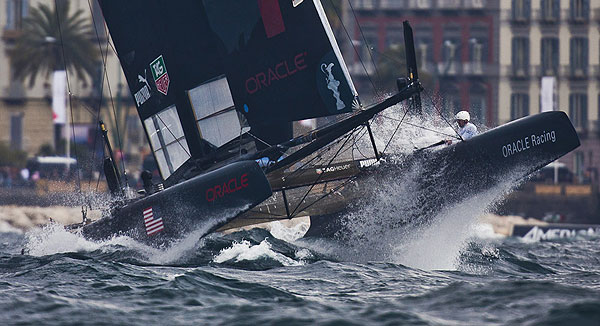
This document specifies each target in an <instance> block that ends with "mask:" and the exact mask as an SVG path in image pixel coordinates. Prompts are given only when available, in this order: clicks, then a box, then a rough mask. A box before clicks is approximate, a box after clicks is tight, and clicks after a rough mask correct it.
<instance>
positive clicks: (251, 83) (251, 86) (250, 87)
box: [246, 77, 260, 94]
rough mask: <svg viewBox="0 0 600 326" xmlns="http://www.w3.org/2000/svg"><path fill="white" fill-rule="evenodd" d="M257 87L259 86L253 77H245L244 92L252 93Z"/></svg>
mask: <svg viewBox="0 0 600 326" xmlns="http://www.w3.org/2000/svg"><path fill="white" fill-rule="evenodd" d="M259 89H260V86H259V85H258V82H257V81H256V79H254V77H250V78H248V79H246V92H248V94H254V93H256V92H257V91H258V90H259Z"/></svg>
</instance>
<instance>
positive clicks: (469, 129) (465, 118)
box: [446, 111, 477, 145]
mask: <svg viewBox="0 0 600 326" xmlns="http://www.w3.org/2000/svg"><path fill="white" fill-rule="evenodd" d="M455 120H456V123H458V127H459V128H458V134H459V135H460V137H461V138H462V139H463V140H467V139H470V138H472V137H473V136H475V135H477V127H475V125H474V124H472V123H471V122H470V120H471V115H470V114H469V112H467V111H460V112H458V113H457V114H456V117H455ZM446 143H447V144H448V145H450V144H452V140H451V139H448V140H446Z"/></svg>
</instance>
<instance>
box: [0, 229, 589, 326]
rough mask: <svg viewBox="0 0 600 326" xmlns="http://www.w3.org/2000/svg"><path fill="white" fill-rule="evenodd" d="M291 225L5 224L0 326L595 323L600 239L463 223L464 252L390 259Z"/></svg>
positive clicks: (430, 246)
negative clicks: (165, 232) (154, 228)
mask: <svg viewBox="0 0 600 326" xmlns="http://www.w3.org/2000/svg"><path fill="white" fill-rule="evenodd" d="M300 229H302V228H298V227H296V228H290V229H286V228H283V227H279V228H274V229H272V232H273V233H270V232H268V231H266V230H263V229H254V230H250V231H240V232H234V233H232V234H228V235H223V234H212V235H210V236H208V237H205V238H203V239H201V240H198V239H197V238H196V237H194V235H190V236H189V237H188V238H185V239H182V241H180V242H179V243H177V244H175V245H174V246H172V247H170V248H168V249H157V248H153V247H148V246H146V245H143V244H141V243H138V242H136V241H134V240H132V239H129V238H127V237H116V238H114V239H111V240H108V241H104V242H90V241H87V240H85V239H83V238H81V237H79V236H77V235H73V234H70V233H68V232H66V231H65V230H64V229H62V227H61V226H59V225H51V226H49V227H46V228H45V229H43V230H37V231H32V232H29V233H26V234H23V233H21V232H18V231H16V230H2V232H1V233H0V239H1V240H0V293H1V295H0V324H2V325H19V324H33V325H46V324H98V325H130V324H132V325H142V324H143V325H147V324H163V325H167V324H168V325H186V324H196V325H213V324H222V325H259V324H260V325H273V324H281V325H314V324H319V325H367V324H368V325H398V324H412V325H598V321H599V320H600V256H599V254H598V252H599V251H598V250H599V248H600V239H599V238H576V239H572V240H568V241H566V240H562V241H544V242H533V243H532V242H523V241H520V240H518V239H513V238H497V237H489V235H490V233H489V232H488V231H486V229H485V228H483V229H482V228H481V227H471V228H469V230H470V231H469V235H468V237H467V238H466V239H465V242H464V245H463V246H448V247H447V248H442V247H440V246H443V243H442V242H435V241H433V242H431V241H428V240H432V238H431V236H426V237H425V238H424V239H425V240H423V241H421V242H416V243H412V245H411V246H410V248H409V249H407V250H403V248H404V247H403V245H402V244H401V242H400V241H399V242H398V247H397V248H398V250H399V252H398V255H397V256H394V255H383V256H382V255H377V256H375V257H373V258H374V259H373V260H369V259H368V257H366V256H365V255H366V253H364V254H363V255H361V253H360V248H357V247H351V248H348V247H346V246H344V245H341V244H339V243H336V242H335V241H333V240H323V239H312V240H311V239H296V238H297V236H299V235H300V234H297V235H296V234H295V233H296V232H299V230H300ZM275 234H276V235H278V236H279V238H277V237H275ZM295 235H296V236H295ZM449 236H450V235H444V236H443V237H445V238H446V240H447V237H449ZM461 237H462V236H461ZM283 239H286V240H283ZM446 240H444V241H446ZM461 241H462V240H461ZM382 247H383V246H382ZM389 247H390V248H394V245H393V244H390V246H389ZM23 248H26V249H27V251H28V253H26V254H22V253H21V251H22V249H23ZM456 248H458V249H456ZM417 252H420V254H417ZM353 255H355V256H353ZM353 257H356V259H353ZM381 257H387V259H384V260H381ZM425 260H428V261H427V262H425Z"/></svg>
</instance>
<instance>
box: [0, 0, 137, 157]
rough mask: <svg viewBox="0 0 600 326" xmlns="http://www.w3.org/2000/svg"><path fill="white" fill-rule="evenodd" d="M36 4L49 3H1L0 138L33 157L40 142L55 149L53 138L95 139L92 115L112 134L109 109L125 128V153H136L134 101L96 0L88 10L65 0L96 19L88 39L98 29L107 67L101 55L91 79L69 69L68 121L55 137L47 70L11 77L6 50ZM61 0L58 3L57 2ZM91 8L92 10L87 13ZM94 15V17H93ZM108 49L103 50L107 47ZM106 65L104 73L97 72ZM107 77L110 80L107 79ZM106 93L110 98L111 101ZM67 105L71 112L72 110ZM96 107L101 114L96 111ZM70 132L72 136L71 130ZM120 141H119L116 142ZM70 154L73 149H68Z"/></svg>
mask: <svg viewBox="0 0 600 326" xmlns="http://www.w3.org/2000/svg"><path fill="white" fill-rule="evenodd" d="M40 4H45V5H48V6H49V7H50V8H53V7H54V5H55V1H52V0H6V1H2V2H0V27H1V29H0V67H1V68H0V71H1V72H2V73H1V74H0V142H4V143H5V144H7V145H9V146H10V147H11V148H12V149H15V150H21V151H25V152H26V153H27V154H28V155H29V156H34V155H36V153H38V152H39V150H40V148H41V147H42V146H44V145H49V146H50V147H52V148H56V147H57V145H59V144H56V143H55V140H56V139H61V138H63V139H67V138H69V139H74V140H75V141H76V142H77V143H79V144H80V145H81V144H83V145H90V146H92V145H93V144H92V142H93V141H94V138H95V132H96V130H97V128H98V127H97V119H98V118H102V119H104V120H105V122H106V123H107V124H108V126H109V128H111V134H113V135H116V128H114V127H113V125H112V124H113V123H114V118H113V110H114V111H116V112H117V115H119V118H118V120H119V123H120V125H119V127H120V128H121V131H123V129H126V132H125V133H126V134H125V135H123V134H122V135H121V138H126V139H127V141H126V142H124V144H123V145H124V148H123V149H124V150H125V151H126V152H128V153H134V154H135V153H136V152H138V149H139V146H140V144H143V142H144V137H143V130H142V129H141V125H140V124H139V121H138V118H137V114H136V111H135V107H134V103H133V101H132V100H131V97H130V96H129V94H128V90H127V87H126V85H124V83H125V78H124V77H122V71H121V67H120V65H119V63H118V60H117V57H116V55H115V54H114V52H113V51H112V49H111V48H110V47H107V46H106V45H107V42H106V41H107V36H106V32H105V26H104V21H103V19H102V15H101V12H100V9H99V7H97V2H96V1H92V2H91V4H92V6H94V7H93V8H92V10H90V7H89V6H90V3H88V2H87V1H73V2H71V3H70V10H71V12H75V11H77V10H81V12H82V15H83V17H85V18H86V19H89V21H90V23H92V22H95V23H96V26H95V30H94V31H92V33H91V34H90V40H92V41H93V43H94V44H98V40H97V37H96V31H97V32H98V35H99V38H100V43H101V44H102V51H103V53H104V55H106V67H104V66H103V63H102V61H101V60H99V61H98V62H97V67H98V69H97V75H96V76H92V78H91V80H79V79H77V78H76V76H75V74H74V73H70V74H69V75H68V81H69V83H68V84H69V85H68V86H69V90H68V91H69V92H70V93H71V96H70V99H71V101H70V103H69V104H68V105H67V121H68V124H69V126H68V127H62V128H61V129H60V130H61V134H62V135H60V136H59V137H55V127H54V124H53V111H52V74H50V76H46V75H45V74H44V73H39V74H38V76H37V78H36V79H35V80H34V83H33V84H32V85H31V87H30V85H29V82H28V80H27V81H25V82H23V81H20V80H17V79H16V78H15V77H14V72H13V71H12V70H13V66H12V64H11V59H10V52H11V51H13V50H14V47H15V43H16V41H17V39H18V37H19V36H20V35H21V34H22V28H23V23H24V20H25V19H26V17H28V16H29V13H30V11H31V9H32V8H35V7H37V6H38V5H40ZM59 4H60V2H59ZM92 12H93V14H91V13H92ZM92 15H93V18H94V19H93V20H92ZM40 47H57V48H58V49H59V50H60V40H54V39H53V38H46V41H45V42H41V44H40ZM107 50H108V51H107ZM104 69H106V71H107V76H106V75H105V76H102V72H103V71H104ZM107 80H108V81H109V82H110V83H109V82H107ZM111 98H113V99H115V100H114V101H111ZM71 110H72V112H71ZM98 110H100V114H99V112H98ZM73 132H74V134H75V137H72V134H73ZM115 145H116V146H119V144H115ZM72 154H73V153H72Z"/></svg>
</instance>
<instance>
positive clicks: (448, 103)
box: [441, 86, 462, 118]
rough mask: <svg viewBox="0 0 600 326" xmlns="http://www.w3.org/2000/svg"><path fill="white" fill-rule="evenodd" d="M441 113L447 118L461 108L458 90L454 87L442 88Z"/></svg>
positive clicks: (451, 116)
mask: <svg viewBox="0 0 600 326" xmlns="http://www.w3.org/2000/svg"><path fill="white" fill-rule="evenodd" d="M441 93H442V110H443V111H442V114H444V115H445V116H446V117H448V118H454V115H455V114H456V113H457V112H458V111H460V110H461V107H462V106H461V103H460V96H459V94H460V92H459V90H458V89H457V88H456V87H452V86H450V87H447V88H445V89H444V90H442V92H441Z"/></svg>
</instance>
